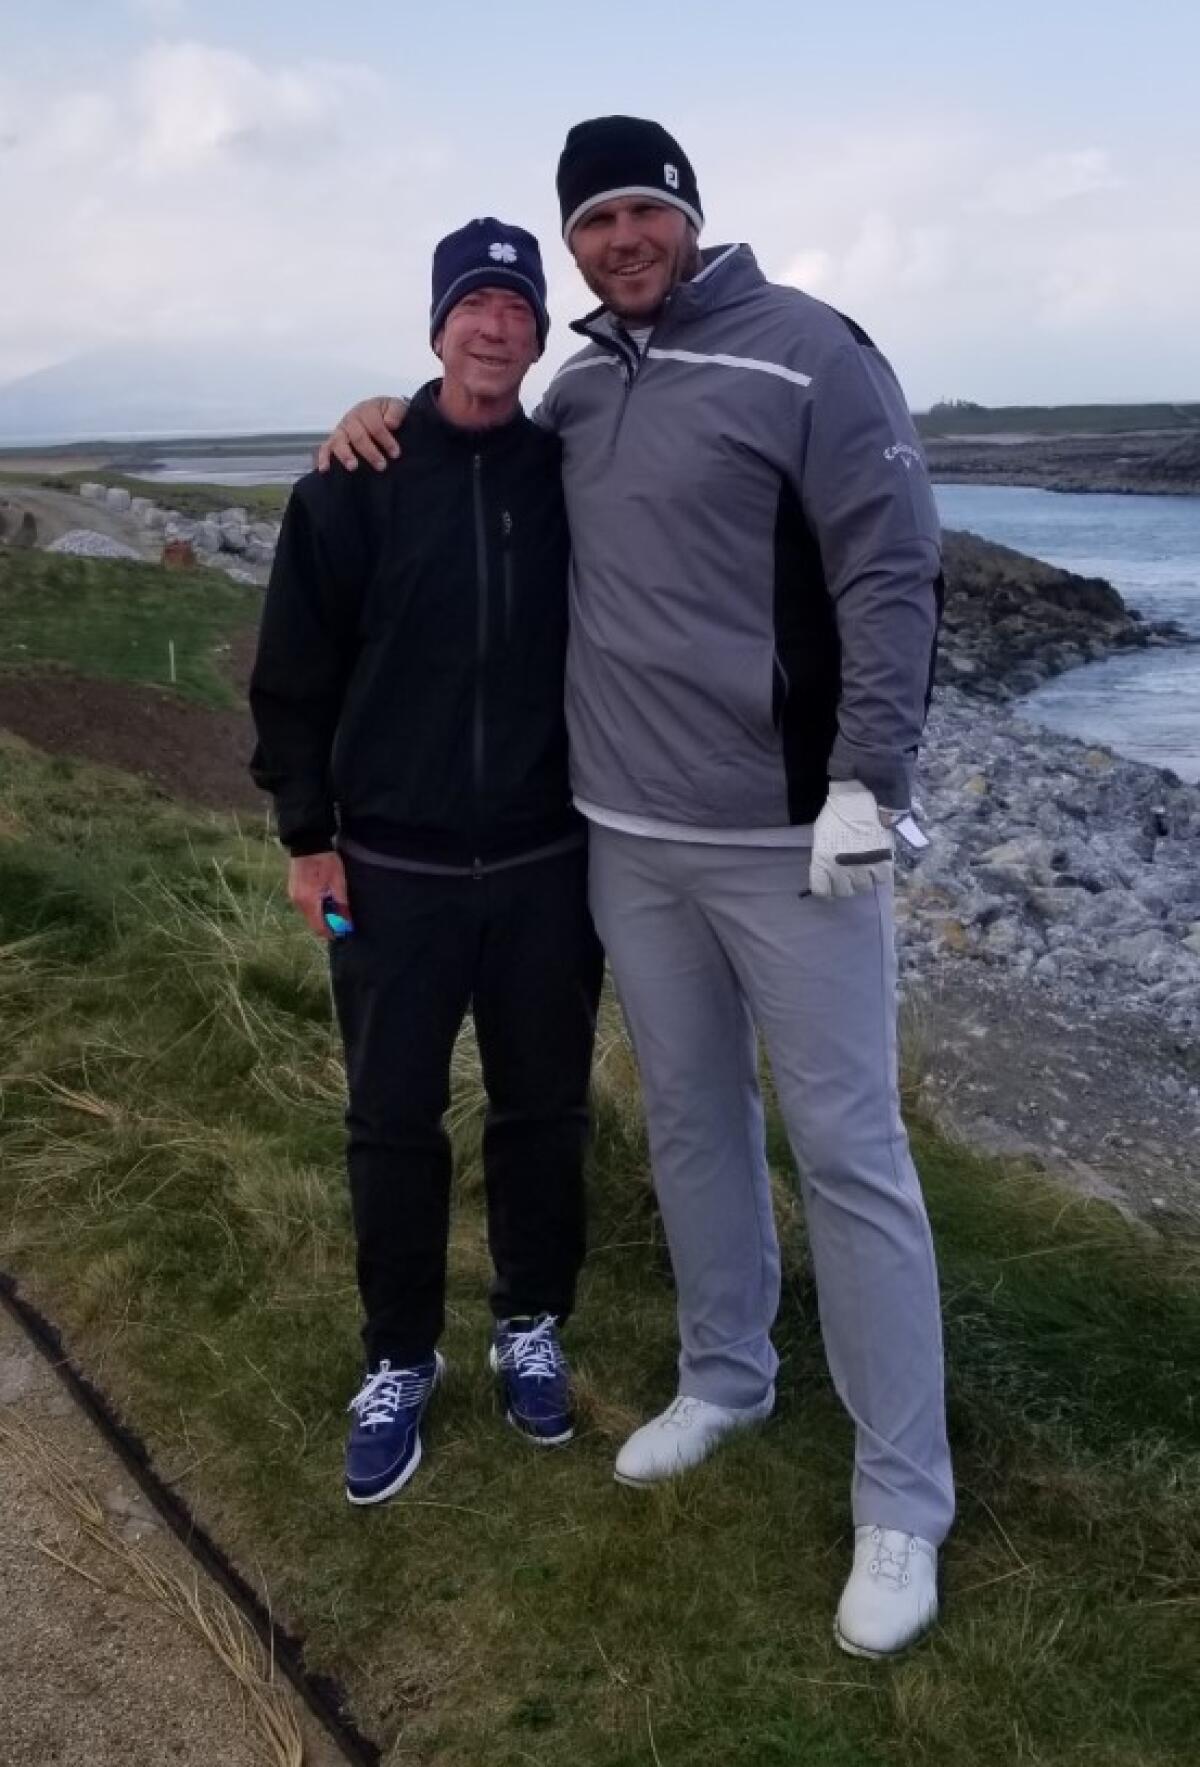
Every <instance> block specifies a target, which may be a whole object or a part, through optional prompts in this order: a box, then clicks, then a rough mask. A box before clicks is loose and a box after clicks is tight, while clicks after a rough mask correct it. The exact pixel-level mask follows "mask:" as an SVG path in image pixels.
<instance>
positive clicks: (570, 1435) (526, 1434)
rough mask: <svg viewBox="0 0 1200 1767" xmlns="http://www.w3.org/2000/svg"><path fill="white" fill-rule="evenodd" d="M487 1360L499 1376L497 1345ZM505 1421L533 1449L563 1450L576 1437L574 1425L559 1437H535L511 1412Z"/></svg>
mask: <svg viewBox="0 0 1200 1767" xmlns="http://www.w3.org/2000/svg"><path fill="white" fill-rule="evenodd" d="M487 1359H488V1367H489V1368H490V1369H491V1371H492V1373H493V1374H495V1375H499V1373H500V1358H499V1357H498V1356H497V1354H496V1346H495V1344H493V1345H492V1346H491V1348H490V1349H489V1351H488V1356H487ZM504 1421H505V1423H506V1424H508V1425H509V1427H510V1428H511V1429H514V1430H516V1432H517V1434H518V1435H519V1436H520V1438H521V1440H522V1441H523V1442H528V1443H529V1445H530V1447H531V1448H561V1447H563V1446H564V1445H565V1444H566V1443H567V1442H570V1441H572V1440H573V1439H574V1436H575V1425H574V1424H572V1425H571V1427H570V1429H567V1430H564V1431H563V1432H562V1434H561V1435H559V1436H535V1435H534V1433H533V1431H532V1430H527V1429H526V1428H525V1427H524V1425H523V1424H520V1423H518V1422H517V1420H516V1418H515V1417H514V1416H513V1414H512V1412H511V1411H506V1412H505V1413H504Z"/></svg>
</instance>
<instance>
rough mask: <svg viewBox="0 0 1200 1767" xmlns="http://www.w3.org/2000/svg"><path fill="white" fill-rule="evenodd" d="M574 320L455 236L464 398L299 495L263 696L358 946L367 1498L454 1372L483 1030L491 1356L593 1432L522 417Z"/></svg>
mask: <svg viewBox="0 0 1200 1767" xmlns="http://www.w3.org/2000/svg"><path fill="white" fill-rule="evenodd" d="M548 323H549V322H548V319H547V316H546V309H545V282H544V279H543V274H542V267H541V259H540V255H539V251H538V245H537V241H536V240H535V239H534V238H533V237H532V236H531V235H530V234H528V233H526V232H524V231H523V230H522V229H520V228H517V227H508V226H505V225H504V224H503V223H501V222H499V221H495V220H491V219H487V220H479V221H472V222H471V223H469V224H468V225H467V226H466V227H464V228H462V229H461V230H460V231H459V232H457V233H454V234H451V235H449V236H448V237H447V238H446V239H444V240H443V241H442V242H441V244H440V245H439V246H438V248H437V252H436V253H435V256H434V263H433V304H432V311H431V319H430V334H431V338H432V343H433V348H434V350H435V352H436V353H437V355H438V356H439V357H440V358H441V362H442V368H443V374H442V379H441V381H440V382H431V383H430V384H429V385H428V386H426V387H424V388H423V389H422V391H421V392H420V393H419V394H418V396H417V398H416V399H415V401H414V403H413V406H412V411H411V413H410V417H409V427H408V429H407V431H406V442H407V446H406V448H405V451H404V459H403V460H402V461H397V462H395V463H394V464H393V465H392V466H391V467H389V469H388V470H387V471H386V472H385V473H383V474H382V475H381V476H380V477H379V478H378V479H370V480H368V479H365V478H362V477H360V478H358V479H355V478H354V477H352V476H351V475H349V474H347V473H343V472H337V473H335V474H334V475H333V476H332V477H331V478H324V477H321V476H320V475H318V474H316V473H313V474H311V475H309V477H307V478H305V479H302V480H301V481H300V483H299V484H298V485H297V486H296V489H295V492H294V493H293V496H292V500H291V502H290V504H289V506H288V511H287V515H286V517H285V520H284V524H283V532H282V534H281V536H280V543H279V549H278V552H277V555H276V560H275V567H274V570H273V573H272V577H271V583H270V588H269V590H268V593H267V601H266V607H265V610H264V614H263V624H262V633H261V637H260V642H259V650H258V659H257V662H256V664H255V668H254V675H253V680H252V684H251V704H252V707H253V711H254V717H255V722H256V725H257V729H258V737H259V746H258V750H257V753H256V756H255V761H254V773H255V777H256V779H257V780H258V781H259V783H260V784H261V785H263V786H264V787H265V788H266V789H267V790H269V791H270V792H272V793H273V795H274V798H275V804H276V809H277V813H278V822H279V832H280V836H281V838H282V840H283V842H284V844H285V845H286V846H287V848H288V849H289V851H290V853H291V855H292V859H291V878H290V891H291V896H292V900H293V901H294V902H295V904H296V905H297V907H298V908H299V909H300V911H301V912H302V913H303V914H304V916H305V918H306V919H307V921H308V923H309V925H310V926H311V928H312V930H313V931H314V933H316V934H317V935H318V936H319V937H326V938H327V937H329V936H330V933H331V932H332V933H333V934H334V939H333V942H332V944H331V953H330V955H331V962H332V973H333V989H334V995H335V998H336V1002H337V1009H338V1015H339V1018H340V1021H341V1027H342V1032H343V1036H344V1039H345V1045H346V1065H347V1076H348V1081H349V1093H350V1101H349V1109H348V1112H347V1127H348V1131H349V1138H348V1149H347V1158H348V1165H349V1173H350V1186H351V1195H352V1200H353V1206H354V1224H355V1232H356V1237H357V1244H358V1278H359V1287H360V1291H361V1295H362V1301H363V1307H364V1311H365V1315H366V1322H365V1327H364V1339H365V1345H366V1355H367V1369H366V1377H365V1379H364V1382H363V1385H362V1388H361V1390H360V1391H359V1393H358V1395H357V1396H356V1398H355V1399H354V1400H353V1401H352V1403H351V1409H352V1411H353V1412H354V1414H355V1422H354V1424H353V1427H352V1429H351V1431H350V1438H349V1443H348V1446H347V1453H346V1492H347V1496H348V1497H349V1499H350V1501H351V1502H352V1503H356V1504H371V1503H379V1502H382V1501H384V1500H385V1499H386V1498H388V1497H391V1496H392V1495H394V1494H395V1493H396V1492H397V1491H399V1490H400V1489H401V1488H402V1486H403V1485H405V1484H406V1483H407V1481H408V1480H409V1478H410V1477H411V1476H412V1474H413V1473H414V1472H415V1471H416V1468H417V1466H418V1464H419V1462H420V1459H421V1433H420V1431H421V1421H422V1418H423V1415H424V1412H425V1408H426V1405H427V1404H428V1401H429V1398H430V1395H431V1394H432V1392H433V1389H434V1387H435V1386H436V1384H437V1382H438V1380H439V1378H440V1375H441V1370H442V1361H441V1356H440V1354H439V1352H438V1350H437V1342H438V1338H439V1336H440V1334H441V1330H442V1326H443V1323H444V1289H445V1274H446V1240H447V1231H448V1210H449V1193H450V1149H449V1144H448V1141H447V1137H446V1134H445V1130H444V1128H443V1126H442V1118H443V1115H444V1113H445V1110H446V1107H447V1103H448V1100H449V1074H450V1058H451V1052H452V1049H453V1046H454V1041H455V1038H456V1036H457V1034H458V1031H459V1029H460V1027H461V1025H462V1023H463V1019H464V1017H465V1015H466V1012H467V1010H468V1007H470V1008H471V1010H472V1013H473V1018H474V1025H475V1032H476V1036H477V1038H478V1042H479V1049H480V1055H481V1059H482V1066H483V1080H484V1086H485V1088H486V1092H487V1098H488V1112H487V1118H486V1122H485V1126H484V1132H483V1166H484V1180H485V1185H486V1192H487V1207H488V1234H489V1241H490V1245H491V1251H492V1256H493V1260H494V1264H495V1273H496V1274H495V1282H494V1284H493V1288H492V1297H491V1298H492V1308H493V1312H494V1314H495V1320H496V1323H495V1328H494V1332H493V1340H492V1345H491V1350H490V1356H491V1362H492V1366H493V1368H494V1369H495V1370H496V1372H497V1374H498V1376H499V1378H500V1381H501V1383H502V1386H503V1389H504V1394H505V1404H506V1409H507V1415H508V1418H509V1421H510V1422H511V1423H512V1424H514V1425H515V1426H516V1427H517V1428H518V1429H519V1430H520V1431H521V1432H522V1434H523V1435H524V1436H525V1437H526V1439H527V1440H529V1441H531V1442H533V1443H535V1444H537V1445H540V1446H546V1445H553V1444H558V1443H562V1442H565V1441H567V1440H568V1439H569V1438H570V1436H571V1433H572V1420H571V1403H570V1394H569V1389H568V1376H567V1367H566V1362H565V1358H564V1356H563V1352H562V1349H561V1345H560V1343H559V1337H558V1331H559V1327H560V1326H561V1324H562V1322H563V1321H564V1320H565V1319H566V1317H567V1315H568V1314H569V1312H570V1311H571V1306H572V1301H573V1296H574V1289H575V1280H576V1276H577V1273H578V1270H579V1265H580V1262H581V1259H582V1256H583V1249H584V1219H583V1157H584V1144H585V1138H586V1129H587V1082H588V1072H589V1068H590V1063H591V1052H592V1040H593V1032H594V1026H595V1011H596V1001H597V997H598V994H599V988H600V976H601V968H602V959H601V955H600V948H599V945H598V943H597V941H596V937H595V933H594V931H593V929H592V925H591V921H590V918H589V915H588V910H587V901H586V850H585V849H586V838H585V837H586V831H585V828H584V824H583V822H582V819H581V818H580V817H579V815H578V813H577V812H576V811H575V810H574V809H573V808H572V806H571V798H570V791H569V788H568V783H567V747H566V731H565V727H564V721H563V705H562V682H563V663H564V654H565V648H566V621H567V556H568V546H567V528H566V520H565V516H564V512H563V505H562V490H561V481H560V477H559V445H558V443H557V442H556V441H555V439H554V438H553V437H552V436H551V435H549V434H548V433H547V432H546V431H545V429H539V428H537V427H535V426H534V425H533V424H532V423H530V422H529V420H528V419H527V418H526V417H525V416H524V415H523V414H522V412H521V408H520V405H519V403H518V395H519V392H520V387H521V382H522V380H523V379H524V377H525V374H526V372H527V371H528V369H529V367H530V366H531V364H532V363H533V362H534V361H536V360H537V358H538V356H540V354H541V352H542V347H543V344H544V341H545V336H546V328H547V325H548ZM337 935H341V936H337Z"/></svg>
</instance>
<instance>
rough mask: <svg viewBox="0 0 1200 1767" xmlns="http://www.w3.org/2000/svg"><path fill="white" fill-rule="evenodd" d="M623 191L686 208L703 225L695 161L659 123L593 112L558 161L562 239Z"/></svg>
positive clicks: (578, 125)
mask: <svg viewBox="0 0 1200 1767" xmlns="http://www.w3.org/2000/svg"><path fill="white" fill-rule="evenodd" d="M619 196H652V197H653V198H654V199H655V201H656V202H665V203H670V204H671V206H672V207H673V208H676V209H682V210H683V213H684V214H685V215H686V216H687V218H688V220H689V221H691V222H692V223H693V225H694V226H695V227H696V229H697V230H699V229H700V228H701V227H703V225H704V211H703V209H701V207H700V191H699V189H698V188H697V185H696V174H695V172H693V170H692V162H691V161H690V160H689V159H688V157H687V155H686V153H684V151H683V149H682V147H680V145H679V143H678V141H676V139H675V137H674V136H673V135H668V133H667V131H666V130H665V129H664V128H663V126H662V124H661V123H651V122H647V121H645V120H644V119H643V118H642V117H592V118H591V119H590V121H588V122H586V123H576V125H575V127H574V128H573V129H572V130H571V131H570V133H569V134H568V136H567V142H566V146H565V147H564V148H563V150H562V155H561V157H560V159H559V162H558V202H559V207H560V209H561V210H562V230H563V238H564V239H565V240H566V241H567V243H568V245H569V244H570V240H571V229H572V227H574V226H575V224H576V222H577V221H579V220H581V219H582V217H583V216H584V215H585V214H586V213H587V211H588V210H589V209H593V208H595V206H596V204H597V203H602V202H611V201H613V200H614V199H615V198H616V197H619Z"/></svg>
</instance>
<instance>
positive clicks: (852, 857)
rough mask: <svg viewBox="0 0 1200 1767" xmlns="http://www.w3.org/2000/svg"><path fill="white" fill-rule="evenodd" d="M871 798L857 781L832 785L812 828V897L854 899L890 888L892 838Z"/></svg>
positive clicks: (885, 814)
mask: <svg viewBox="0 0 1200 1767" xmlns="http://www.w3.org/2000/svg"><path fill="white" fill-rule="evenodd" d="M890 815H891V812H890V811H886V810H884V811H881V810H880V808H879V805H878V804H877V803H876V802H875V797H874V794H873V793H872V792H871V791H869V790H868V789H867V787H866V786H865V785H863V784H862V783H861V782H860V781H859V780H857V779H831V780H830V782H829V796H828V797H827V798H826V800H825V803H824V806H823V808H822V810H821V813H820V815H819V816H818V817H817V820H816V823H815V824H814V826H813V847H812V867H811V875H810V879H809V881H810V885H811V888H812V893H813V895H814V896H826V897H828V896H853V895H855V894H856V893H857V892H858V891H860V890H870V889H873V888H874V887H875V885H876V884H879V883H888V882H889V881H890V879H891V875H892V835H891V830H890V828H889V827H888V826H886V823H885V820H884V819H885V818H887V817H889V816H890Z"/></svg>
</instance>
